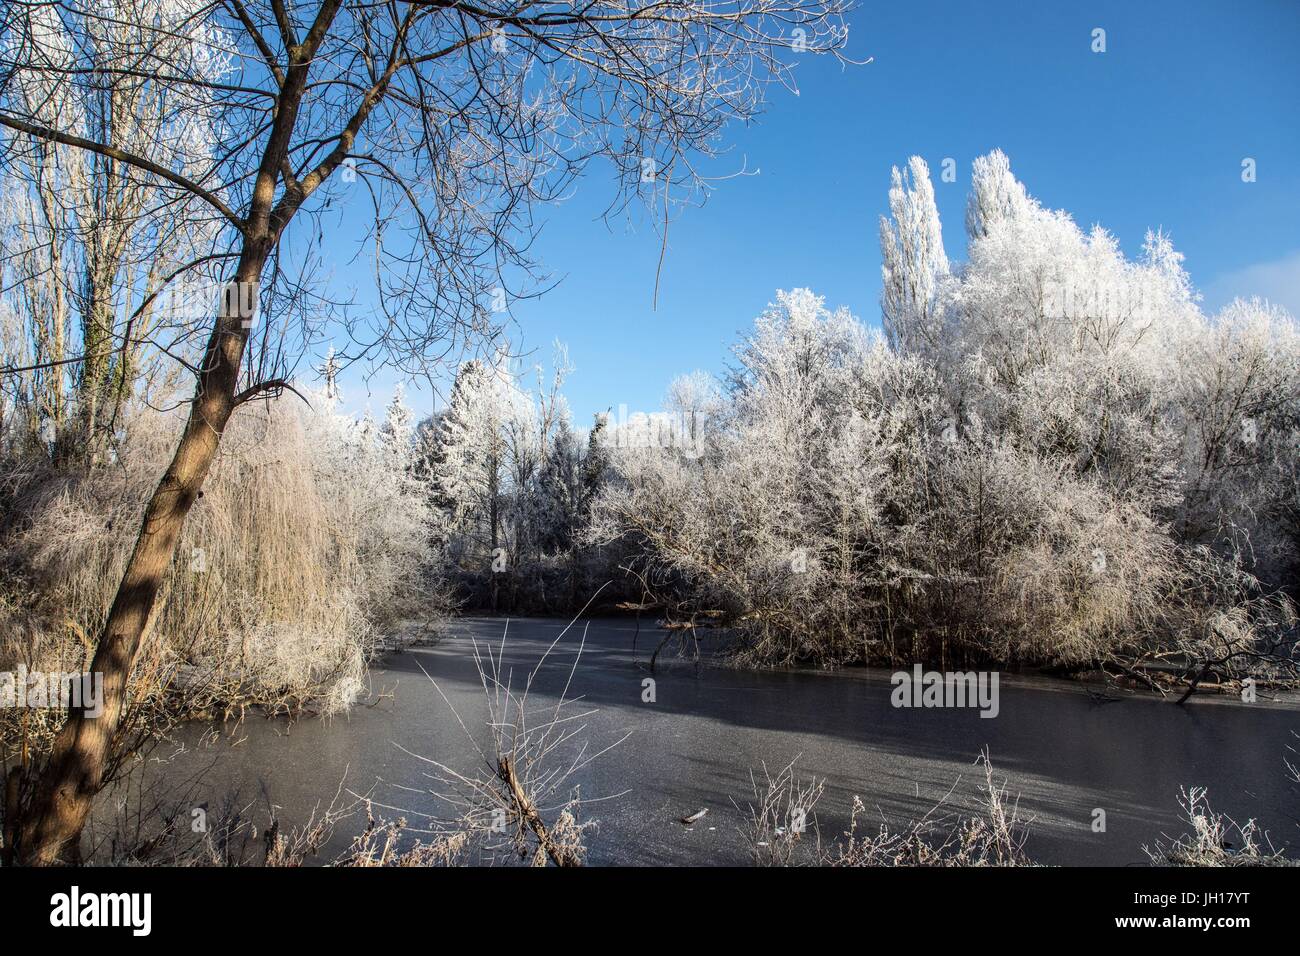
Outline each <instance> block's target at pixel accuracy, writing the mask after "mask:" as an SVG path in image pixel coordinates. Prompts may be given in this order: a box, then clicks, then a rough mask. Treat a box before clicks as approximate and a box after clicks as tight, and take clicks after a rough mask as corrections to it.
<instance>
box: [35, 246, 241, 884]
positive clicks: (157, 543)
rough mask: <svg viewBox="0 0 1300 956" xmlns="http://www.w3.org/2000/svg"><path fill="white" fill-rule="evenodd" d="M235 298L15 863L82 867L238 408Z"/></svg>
mask: <svg viewBox="0 0 1300 956" xmlns="http://www.w3.org/2000/svg"><path fill="white" fill-rule="evenodd" d="M259 245H260V246H261V248H259ZM264 247H265V243H261V244H255V243H251V242H250V243H247V244H246V245H245V248H244V252H243V255H242V257H241V259H240V264H239V269H238V271H237V273H236V276H235V281H236V282H238V283H248V284H249V285H248V286H240V287H239V288H256V286H257V282H258V280H259V278H260V276H261V272H262V266H263V264H264V262H265V259H266V252H265V248H264ZM240 299H242V297H241V296H238V295H228V296H225V297H223V301H222V306H221V309H220V311H219V313H218V317H217V321H216V326H215V328H214V329H213V332H212V336H211V338H210V339H209V340H208V345H207V348H206V350H205V352H204V357H203V365H202V367H201V370H200V374H199V380H198V384H197V388H196V391H195V396H194V401H193V404H192V405H191V407H190V416H189V420H188V421H187V422H186V425H185V431H184V433H183V434H182V436H181V439H180V443H179V444H178V445H177V447H176V454H175V456H174V457H173V458H172V462H171V464H170V465H169V466H168V468H167V471H166V472H164V474H163V476H162V480H161V481H159V482H158V487H157V488H156V489H155V490H154V493H153V497H152V498H150V500H149V504H148V506H147V507H146V508H145V513H144V519H143V521H142V522H141V528H140V536H139V538H137V539H136V543H135V550H134V551H133V552H132V553H131V559H130V561H129V562H128V564H127V566H126V572H125V574H124V575H123V576H122V583H121V584H120V585H119V587H118V590H117V596H116V598H115V599H114V601H113V607H112V609H111V610H110V611H109V613H108V620H107V621H106V622H105V624H104V630H103V633H102V634H101V635H100V639H99V646H98V647H97V648H96V650H95V657H94V660H93V661H92V663H91V666H90V669H91V672H92V673H96V674H103V681H104V684H103V688H104V689H103V712H102V713H101V714H100V715H99V716H98V717H95V718H91V717H88V716H86V715H85V714H84V713H82V712H80V711H76V712H73V713H71V714H70V715H69V717H68V720H67V722H66V723H65V724H64V725H63V728H62V729H61V730H60V731H59V734H58V736H57V738H56V739H55V742H54V748H53V750H52V752H51V754H50V757H49V761H48V763H47V764H46V767H45V770H44V772H43V773H42V774H41V775H40V778H39V780H38V781H37V783H36V787H35V791H34V793H33V794H32V799H31V802H30V804H29V805H28V806H27V808H26V810H25V812H24V813H23V815H22V821H21V823H20V825H19V830H18V839H17V847H16V852H17V859H18V860H19V862H21V863H24V864H29V865H52V864H57V863H64V862H75V861H76V860H77V859H78V855H79V850H80V842H81V841H80V838H81V831H82V828H83V827H84V826H85V823H86V818H87V816H88V815H89V813H90V808H91V804H92V802H93V800H94V798H95V795H96V794H97V793H98V792H99V791H100V789H101V788H102V786H103V784H104V770H105V767H106V766H107V764H108V762H109V759H110V757H111V755H112V750H113V741H114V737H115V735H116V733H117V730H118V727H119V726H120V725H121V722H122V716H123V714H124V712H125V709H126V687H127V682H128V680H129V679H130V676H131V669H132V665H133V664H134V663H135V658H136V655H137V654H138V652H139V650H140V644H141V640H142V638H143V635H144V633H145V628H146V626H147V625H148V622H149V618H150V615H151V614H152V613H153V608H154V602H155V601H156V600H157V597H158V591H159V589H160V587H161V586H162V582H163V578H164V576H165V575H166V573H167V570H168V568H169V567H170V565H171V562H172V558H173V557H174V556H175V552H176V546H177V543H178V542H179V540H180V535H181V529H182V527H183V526H184V523H185V517H186V515H187V514H189V510H190V508H191V507H192V506H193V504H194V502H195V500H197V498H198V496H199V493H200V489H201V488H202V486H203V481H204V479H205V478H206V477H207V475H208V470H209V469H210V468H211V467H212V461H213V459H214V458H215V457H216V453H217V447H218V445H219V444H220V442H221V434H222V432H223V431H224V429H225V427H226V423H227V421H229V419H230V415H231V413H232V412H233V411H234V409H235V387H236V385H237V384H238V381H239V365H240V362H241V360H242V358H243V353H244V346H245V344H246V342H247V338H248V333H247V331H246V330H245V329H244V328H243V319H242V318H241V316H240V314H239V310H238V309H232V308H231V306H232V305H233V304H235V302H237V301H239V300H240ZM232 300H233V301H232Z"/></svg>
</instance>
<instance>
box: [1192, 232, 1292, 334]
mask: <svg viewBox="0 0 1300 956" xmlns="http://www.w3.org/2000/svg"><path fill="white" fill-rule="evenodd" d="M1204 292H1205V303H1204V304H1205V308H1206V311H1208V312H1217V311H1218V310H1219V309H1220V308H1222V307H1223V306H1225V305H1227V304H1228V303H1229V302H1231V301H1232V300H1233V299H1235V298H1237V297H1238V296H1240V297H1242V298H1249V297H1250V296H1252V295H1257V296H1259V297H1261V298H1264V299H1268V300H1269V301H1270V302H1272V303H1273V304H1275V305H1280V306H1282V308H1284V309H1286V310H1287V311H1288V312H1290V313H1291V314H1292V315H1293V316H1296V317H1297V318H1300V249H1297V250H1296V251H1295V252H1290V253H1287V254H1286V255H1285V256H1283V257H1282V258H1280V259H1274V260H1273V261H1272V262H1259V263H1256V264H1255V265H1253V266H1246V267H1245V268H1243V269H1236V270H1234V271H1232V272H1226V273H1224V274H1223V275H1221V276H1219V277H1218V278H1217V279H1215V280H1214V281H1213V282H1211V283H1210V284H1209V286H1207V287H1206V288H1205V290H1204Z"/></svg>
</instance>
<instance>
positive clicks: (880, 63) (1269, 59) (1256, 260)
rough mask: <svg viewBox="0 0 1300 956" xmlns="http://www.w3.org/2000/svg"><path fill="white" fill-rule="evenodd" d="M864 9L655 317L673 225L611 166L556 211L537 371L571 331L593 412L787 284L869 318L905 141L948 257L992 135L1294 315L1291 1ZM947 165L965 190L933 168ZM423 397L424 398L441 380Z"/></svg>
mask: <svg viewBox="0 0 1300 956" xmlns="http://www.w3.org/2000/svg"><path fill="white" fill-rule="evenodd" d="M850 22H851V24H852V34H851V37H850V44H849V49H848V53H849V55H850V56H852V57H853V58H854V59H865V58H866V57H868V56H869V57H872V58H873V62H872V63H870V64H868V65H865V66H860V67H849V68H847V69H843V68H841V67H840V66H839V65H838V64H836V63H834V62H833V61H831V60H829V59H826V58H813V57H807V58H806V59H804V60H802V61H800V63H799V67H798V78H799V85H800V89H801V95H800V96H798V97H795V96H793V95H791V94H789V93H787V92H785V91H784V90H781V89H778V88H774V89H773V90H772V95H771V97H770V101H769V105H768V108H767V110H766V112H765V113H764V115H763V116H762V117H761V118H760V120H759V122H758V123H756V124H754V125H752V126H750V127H748V128H740V127H733V128H732V129H731V130H730V131H729V132H728V141H729V142H730V143H731V144H732V146H731V151H730V153H729V154H728V155H726V156H724V157H723V158H722V159H721V160H720V161H719V162H718V163H716V164H714V166H713V167H712V169H713V171H715V172H716V173H718V174H724V173H727V172H730V171H733V170H735V169H738V168H740V167H741V166H742V165H744V166H746V167H747V168H748V169H750V170H751V171H752V170H757V171H758V172H757V175H753V176H748V177H741V178H735V179H731V180H729V181H727V182H724V183H721V184H720V186H719V188H718V190H717V191H716V192H715V193H714V194H713V195H712V197H711V198H710V200H709V201H708V202H707V203H706V204H705V205H704V207H703V208H700V209H691V210H688V211H687V212H686V214H685V216H684V217H682V218H680V219H679V220H678V221H677V222H676V223H674V225H673V226H672V229H671V231H670V233H669V244H668V252H667V258H666V261H665V264H664V270H663V276H662V279H661V284H660V289H659V302H658V307H657V308H654V307H653V306H652V302H653V296H654V284H655V269H656V263H657V260H658V256H659V244H660V240H659V237H658V236H657V235H656V233H655V232H654V230H653V228H651V226H650V224H649V223H648V222H646V221H644V220H638V219H636V218H634V219H633V220H631V221H621V222H617V223H613V224H611V225H610V226H607V225H606V224H605V223H603V222H601V221H600V212H601V210H602V209H603V208H604V206H605V204H606V203H607V201H608V199H609V197H610V194H611V190H612V188H613V184H612V183H611V182H610V181H609V180H608V178H607V177H605V176H603V175H602V174H601V172H600V171H599V170H598V169H593V170H592V171H591V172H590V173H589V174H588V176H587V177H585V178H584V179H583V180H582V181H581V182H580V183H579V185H578V189H577V192H576V194H575V195H574V197H573V198H572V199H571V200H569V201H568V202H566V203H565V204H564V205H562V206H558V207H550V208H548V209H546V210H544V211H543V216H542V218H543V220H544V221H545V223H546V226H545V229H544V232H543V235H542V237H541V239H540V241H539V242H538V243H537V244H536V246H535V247H534V252H535V253H536V254H537V256H538V257H539V258H540V259H541V260H542V262H543V264H544V266H545V267H546V268H547V269H548V270H550V271H551V273H552V274H554V275H555V276H556V277H559V278H561V279H562V281H561V282H560V284H559V286H558V287H557V288H556V289H554V290H553V291H551V292H549V293H547V294H546V295H544V296H543V297H542V298H540V299H537V300H532V301H528V302H524V303H522V304H520V305H519V306H518V307H516V309H515V310H514V314H515V318H516V320H517V323H518V327H517V329H516V330H515V332H514V336H515V338H516V339H517V340H518V339H522V344H523V346H524V348H527V349H533V350H536V357H537V359H540V360H547V359H549V356H550V351H551V343H552V342H553V341H554V340H556V339H559V340H561V341H563V342H565V343H567V345H568V347H569V355H570V359H571V361H572V363H573V364H574V366H575V367H576V371H575V372H574V373H573V375H572V376H571V377H570V379H569V382H568V384H567V386H566V389H565V391H566V394H567V395H568V397H569V401H570V404H571V407H572V409H573V413H574V419H575V422H576V423H577V424H578V425H580V426H582V425H586V424H588V423H589V422H590V420H591V415H592V414H593V413H594V412H597V411H601V410H604V409H606V408H613V409H615V410H617V409H618V407H619V405H626V406H627V407H628V408H629V409H630V410H633V411H635V410H653V409H655V408H657V407H658V406H659V403H660V400H661V399H662V396H663V393H664V389H665V387H666V386H667V384H668V382H669V381H670V380H671V379H672V378H673V377H674V376H676V375H677V374H680V373H683V372H689V371H691V370H693V369H697V368H699V369H704V370H706V371H710V372H717V371H720V370H722V369H723V368H724V366H725V363H726V360H727V357H728V347H729V345H730V344H731V343H732V342H733V341H734V339H735V337H736V334H737V333H738V332H739V331H740V330H742V329H745V328H747V327H748V326H749V325H750V323H751V322H752V321H753V318H754V316H755V315H757V314H758V313H759V312H760V311H761V310H762V309H763V308H764V306H765V305H766V304H767V303H768V302H769V301H771V299H772V298H773V294H774V292H775V290H776V289H788V288H794V287H798V286H807V287H810V288H812V289H814V290H815V291H817V292H818V293H819V294H822V295H824V296H825V297H826V299H827V304H828V305H830V306H832V307H833V306H838V305H845V306H848V307H849V308H850V309H852V310H853V312H854V313H855V314H857V315H858V316H859V317H860V318H861V319H862V320H863V321H865V322H867V323H868V324H871V325H878V324H879V305H878V298H879V291H880V253H879V249H878V246H877V229H878V226H877V223H878V219H879V216H880V215H881V213H882V212H884V211H885V207H886V194H887V189H888V184H889V170H890V167H891V166H892V165H895V164H899V165H901V164H902V163H904V162H905V161H906V159H907V157H908V156H910V155H912V154H914V153H916V154H919V155H921V156H922V157H924V158H925V159H926V161H927V162H928V163H929V164H930V167H931V171H932V173H933V174H934V176H935V179H936V183H935V189H936V194H937V199H938V203H939V211H940V214H941V216H942V218H943V221H944V235H945V238H946V244H947V248H948V254H949V256H950V257H952V258H954V259H962V258H964V230H963V225H962V217H963V210H964V204H965V197H966V191H967V188H968V184H969V178H970V162H971V160H972V159H974V157H976V156H978V155H980V154H982V153H986V152H988V151H989V150H991V149H993V148H995V147H998V148H1001V149H1002V150H1004V151H1005V152H1006V153H1007V154H1008V155H1009V156H1010V157H1011V163H1012V169H1013V171H1014V172H1015V173H1016V175H1017V176H1018V177H1019V178H1020V179H1021V180H1022V181H1023V182H1025V184H1026V185H1027V187H1028V188H1029V191H1030V193H1031V194H1033V195H1034V196H1036V197H1038V198H1039V199H1040V200H1041V201H1042V202H1043V203H1044V204H1046V205H1049V206H1051V207H1054V208H1063V209H1065V210H1067V211H1069V212H1070V213H1071V214H1072V215H1073V216H1074V218H1075V220H1076V221H1077V222H1079V223H1080V224H1081V225H1083V226H1085V227H1086V226H1090V225H1091V224H1093V223H1101V224H1102V225H1103V226H1105V227H1106V228H1108V229H1109V230H1110V231H1111V232H1113V233H1115V234H1116V235H1117V236H1118V237H1119V239H1120V241H1121V243H1122V245H1123V247H1124V249H1125V250H1126V251H1127V252H1129V253H1130V254H1132V253H1135V252H1136V251H1137V250H1138V249H1139V248H1140V245H1141V242H1142V237H1143V235H1144V233H1145V231H1146V230H1147V228H1148V227H1151V228H1154V227H1157V226H1159V227H1163V228H1164V229H1165V230H1166V231H1167V232H1170V233H1172V235H1173V240H1174V243H1175V245H1176V247H1177V248H1178V249H1179V250H1180V251H1182V252H1183V253H1184V254H1185V255H1186V257H1187V261H1186V266H1187V268H1188V270H1189V272H1190V273H1191V276H1192V280H1193V281H1194V282H1195V283H1196V285H1197V287H1198V288H1200V289H1201V290H1202V291H1203V292H1204V293H1205V297H1206V305H1207V306H1208V307H1210V308H1217V307H1218V306H1220V305H1222V304H1223V303H1224V302H1225V301H1228V300H1230V299H1231V298H1232V297H1233V296H1234V295H1237V294H1262V295H1266V296H1268V297H1270V298H1272V299H1274V301H1277V302H1279V303H1280V304H1283V305H1285V306H1286V307H1287V308H1289V309H1290V310H1291V311H1292V313H1293V314H1296V315H1300V0H1239V2H1235V3H1228V2H1222V0H1220V2H1211V0H1178V2H1169V0H1158V2H1156V0H1144V2H1141V3H1133V2H1118V0H1116V2H1101V0H1087V2H1052V0H998V2H996V3H994V2H969V0H909V2H907V3H899V2H892V3H882V2H873V0H862V2H860V4H859V6H858V8H857V10H856V11H854V13H853V14H852V15H851V17H850ZM1098 27H1100V28H1102V29H1104V30H1105V31H1106V47H1107V49H1106V52H1105V53H1094V52H1092V49H1091V47H1092V42H1093V38H1092V31H1093V30H1094V29H1095V28H1098ZM947 157H951V158H953V159H955V160H956V162H957V170H958V176H957V181H956V182H955V183H943V182H939V181H938V171H939V167H940V165H941V164H942V162H943V160H944V159H945V158H947ZM1246 157H1250V158H1253V159H1254V160H1255V163H1256V172H1257V179H1256V181H1255V182H1253V183H1244V182H1242V178H1241V163H1242V160H1243V159H1244V158H1246ZM393 384H394V379H393V378H392V377H391V376H382V375H381V376H378V377H376V378H375V379H373V380H372V381H371V382H370V384H369V392H370V394H369V395H367V387H366V385H365V384H363V383H362V382H361V381H360V379H359V378H357V377H355V376H349V377H348V379H345V381H344V387H345V396H346V398H347V404H348V406H349V407H350V408H353V409H360V408H363V407H365V406H366V405H367V404H369V405H370V406H371V407H373V408H374V409H376V410H378V409H380V408H382V406H383V405H384V404H385V403H386V401H387V400H388V398H389V396H390V395H391V392H392V386H393ZM408 400H409V402H410V404H412V405H413V406H414V407H415V408H416V409H417V411H418V412H420V413H422V414H423V413H427V412H428V411H429V410H430V409H431V408H432V402H433V399H432V397H431V396H430V395H429V394H428V393H427V392H422V391H420V390H418V389H415V390H410V391H408Z"/></svg>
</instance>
